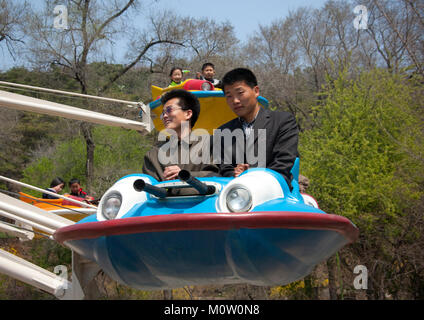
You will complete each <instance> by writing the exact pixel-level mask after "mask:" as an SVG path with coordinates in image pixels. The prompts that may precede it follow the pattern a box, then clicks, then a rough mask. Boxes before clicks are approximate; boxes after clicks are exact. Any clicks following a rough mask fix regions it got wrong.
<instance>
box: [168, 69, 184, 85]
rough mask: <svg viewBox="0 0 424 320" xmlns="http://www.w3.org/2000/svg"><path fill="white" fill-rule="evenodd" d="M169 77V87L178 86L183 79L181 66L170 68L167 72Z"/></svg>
mask: <svg viewBox="0 0 424 320" xmlns="http://www.w3.org/2000/svg"><path fill="white" fill-rule="evenodd" d="M169 77H170V78H171V84H170V85H169V87H174V86H178V85H180V84H181V82H182V80H183V69H181V68H177V67H176V68H172V69H171V72H170V73H169Z"/></svg>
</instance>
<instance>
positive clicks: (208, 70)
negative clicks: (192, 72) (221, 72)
mask: <svg viewBox="0 0 424 320" xmlns="http://www.w3.org/2000/svg"><path fill="white" fill-rule="evenodd" d="M196 77H197V79H200V80H206V81H209V82H210V83H212V85H213V86H214V87H215V88H221V81H220V80H218V79H215V78H214V77H215V66H214V64H213V63H211V62H206V63H205V64H203V66H202V73H200V72H197V74H196Z"/></svg>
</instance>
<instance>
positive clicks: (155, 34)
mask: <svg viewBox="0 0 424 320" xmlns="http://www.w3.org/2000/svg"><path fill="white" fill-rule="evenodd" d="M59 4H61V3H60V2H59V1H56V0H54V1H50V0H47V1H46V5H45V8H44V10H43V11H41V12H32V13H31V14H30V15H29V16H28V18H27V20H28V25H27V28H28V32H27V33H28V35H29V38H30V46H29V47H28V58H29V59H31V61H32V62H33V63H34V64H35V65H36V66H45V67H49V66H50V65H51V64H53V65H58V66H61V67H62V68H63V70H65V71H66V72H67V73H68V74H69V75H71V76H72V77H73V78H74V79H75V80H77V81H78V83H79V85H80V91H81V93H95V94H98V91H97V89H98V88H93V87H91V84H90V83H89V82H88V77H87V72H88V65H89V64H90V63H91V62H94V61H99V60H103V61H112V60H113V59H112V57H111V55H110V54H109V52H110V51H112V52H114V51H115V50H116V48H115V41H118V40H120V39H122V38H124V37H125V36H127V34H126V31H131V32H132V37H131V38H132V39H133V43H136V44H137V45H133V46H132V47H131V48H132V49H133V51H132V52H131V54H129V55H127V59H128V60H127V62H126V63H125V64H124V66H123V67H122V68H121V69H119V70H117V71H116V73H115V74H112V75H111V76H110V77H109V81H108V82H107V83H105V84H104V85H103V87H102V88H100V92H104V91H105V90H106V89H107V88H108V87H110V85H111V84H112V83H114V82H115V81H116V80H117V79H119V78H120V77H121V76H123V75H124V74H125V73H126V72H127V71H128V70H130V69H131V68H133V67H134V66H135V65H136V64H137V63H138V62H140V61H141V60H142V58H143V57H144V56H145V55H146V54H147V52H148V51H149V50H151V48H152V47H154V46H156V45H160V44H163V43H167V44H180V45H181V43H180V42H179V41H178V39H176V38H177V37H176V34H175V33H169V32H168V30H169V28H168V27H169V25H167V26H166V25H163V26H161V27H158V26H157V25H156V26H155V25H153V27H152V29H151V30H148V31H146V32H135V31H134V30H133V29H132V28H130V25H129V24H128V22H129V21H131V19H130V18H131V16H130V14H131V12H132V11H135V10H136V9H137V1H136V0H128V1H123V0H116V1H113V2H110V1H100V0H98V1H96V0H69V1H67V5H66V8H67V13H68V14H67V15H65V16H64V17H63V18H64V19H65V26H64V28H59V29H58V27H57V25H55V24H54V23H53V21H52V19H49V17H51V16H52V12H53V9H54V8H55V7H56V6H57V5H59ZM174 23H175V22H174ZM30 30H31V32H29V31H30ZM87 105H88V103H87ZM91 128H92V126H91V125H89V124H86V123H83V124H81V130H82V132H83V135H84V138H85V141H86V145H87V162H86V178H87V189H88V190H89V191H91V190H90V189H91V182H92V181H93V177H94V167H93V164H94V150H95V144H94V140H93V137H92V132H91V131H92V130H91Z"/></svg>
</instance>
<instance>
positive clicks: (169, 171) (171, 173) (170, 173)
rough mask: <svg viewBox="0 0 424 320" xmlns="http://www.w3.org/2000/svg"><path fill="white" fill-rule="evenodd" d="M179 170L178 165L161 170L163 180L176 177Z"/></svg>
mask: <svg viewBox="0 0 424 320" xmlns="http://www.w3.org/2000/svg"><path fill="white" fill-rule="evenodd" d="M180 171H181V168H180V167H179V166H169V167H166V168H165V170H164V171H163V176H164V178H165V180H174V179H176V178H177V177H178V173H179V172H180Z"/></svg>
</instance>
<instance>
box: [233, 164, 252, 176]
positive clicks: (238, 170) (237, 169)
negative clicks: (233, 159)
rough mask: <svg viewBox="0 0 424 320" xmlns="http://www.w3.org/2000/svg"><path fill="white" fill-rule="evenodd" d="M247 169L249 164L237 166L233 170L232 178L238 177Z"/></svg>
mask: <svg viewBox="0 0 424 320" xmlns="http://www.w3.org/2000/svg"><path fill="white" fill-rule="evenodd" d="M247 169H249V164H247V163H241V164H238V165H237V167H235V168H234V176H235V177H238V176H239V175H240V174H241V173H242V172H243V171H246V170H247Z"/></svg>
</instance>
